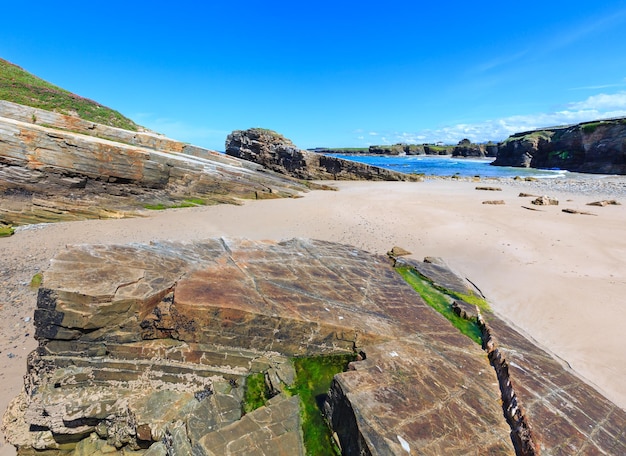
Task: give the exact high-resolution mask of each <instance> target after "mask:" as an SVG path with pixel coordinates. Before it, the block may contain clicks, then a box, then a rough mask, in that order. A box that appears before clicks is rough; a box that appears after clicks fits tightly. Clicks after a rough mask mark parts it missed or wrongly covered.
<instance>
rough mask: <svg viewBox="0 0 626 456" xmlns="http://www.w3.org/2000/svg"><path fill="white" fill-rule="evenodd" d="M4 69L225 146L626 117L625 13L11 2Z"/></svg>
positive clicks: (498, 7)
mask: <svg viewBox="0 0 626 456" xmlns="http://www.w3.org/2000/svg"><path fill="white" fill-rule="evenodd" d="M0 14H1V16H2V20H1V23H2V25H1V26H0V57H2V58H4V59H6V60H9V61H11V62H13V63H15V64H17V65H19V66H21V67H23V68H24V69H26V70H28V71H30V72H31V73H34V74H36V75H37V76H40V77H42V78H43V79H46V80H48V81H50V82H52V83H54V84H57V85H59V86H61V87H63V88H65V89H68V90H70V91H72V92H75V93H77V94H79V95H82V96H84V97H87V98H92V99H94V100H96V101H98V102H100V103H102V104H104V105H107V106H109V107H112V108H114V109H117V110H118V111H121V112H122V113H123V114H125V115H127V116H129V117H131V118H132V119H133V120H135V121H136V122H138V123H140V124H141V125H144V126H146V127H148V128H152V129H154V130H157V131H159V132H162V133H164V134H167V135H168V136H171V137H174V138H177V139H180V140H184V141H188V142H191V143H194V144H197V145H200V146H205V147H209V148H214V149H218V150H223V149H224V140H225V137H226V135H227V134H228V133H229V132H230V131H232V130H235V129H246V128H250V127H264V128H270V129H273V130H277V131H278V132H280V133H282V134H284V135H285V136H287V137H289V138H291V139H292V140H293V141H294V142H295V143H296V144H297V145H298V146H300V147H302V148H310V147H316V146H327V147H329V146H336V147H340V146H344V147H346V146H367V145H370V144H387V143H389V144H392V143H396V142H408V143H412V142H418V143H422V142H435V141H444V142H447V143H456V142H458V141H459V140H461V139H463V138H469V139H472V140H474V141H486V140H501V139H504V138H505V137H506V136H508V135H509V134H510V133H513V132H516V131H523V130H526V129H530V128H535V127H542V126H549V125H556V124H563V123H575V122H579V121H583V120H592V119H595V118H601V117H610V116H625V115H626V2H625V1H624V0H602V1H598V2H594V1H589V0H587V1H585V2H581V1H550V0H543V1H535V0H530V1H525V2H502V1H498V2H495V1H484V2H468V1H463V2H445V1H439V2H417V1H392V0H390V1H387V2H380V1H378V2H371V1H367V0H366V1H358V2H357V1H344V2H341V1H337V0H335V1H326V0H318V1H315V2H275V1H271V0H266V1H237V0H230V1H219V2H216V1H206V2H203V1H193V2H192V1H187V0H178V1H172V2H162V1H158V0H157V1H149V2H148V1H132V0H125V1H120V0H108V1H106V2H103V1H92V2H85V1H80V2H75V1H73V0H70V1H62V2H51V1H45V2H44V1H39V0H35V1H7V2H4V3H3V5H2V8H1V12H0Z"/></svg>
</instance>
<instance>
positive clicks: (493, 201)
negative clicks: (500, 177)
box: [483, 200, 506, 205]
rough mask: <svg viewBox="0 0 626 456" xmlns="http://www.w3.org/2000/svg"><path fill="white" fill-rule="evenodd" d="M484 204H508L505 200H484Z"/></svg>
mask: <svg viewBox="0 0 626 456" xmlns="http://www.w3.org/2000/svg"><path fill="white" fill-rule="evenodd" d="M483 204H494V205H502V204H506V203H505V201H504V200H488V201H483Z"/></svg>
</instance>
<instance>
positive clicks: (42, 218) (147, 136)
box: [0, 102, 308, 225]
mask: <svg viewBox="0 0 626 456" xmlns="http://www.w3.org/2000/svg"><path fill="white" fill-rule="evenodd" d="M5 116H6V117H5ZM32 118H34V119H36V121H35V122H33V121H30V120H29V119H32ZM307 190H308V188H307V187H305V186H304V185H302V184H301V183H299V182H297V181H295V180H293V179H289V178H288V177H286V176H280V175H277V174H275V173H271V172H267V171H264V172H261V166H259V165H255V164H253V163H249V162H246V161H244V160H238V159H235V158H233V157H228V156H226V155H224V154H220V153H218V152H214V151H209V150H204V149H200V148H198V147H194V146H189V145H185V144H183V143H180V142H178V141H174V140H172V139H169V138H166V137H164V136H161V135H157V134H154V133H150V132H131V131H126V130H121V129H118V128H113V127H107V126H103V125H98V124H94V123H92V122H87V121H84V120H81V119H78V118H74V117H71V116H65V115H61V114H56V113H51V112H47V111H43V110H38V109H34V108H27V107H24V106H20V105H15V104H13V103H8V102H0V195H2V199H1V200H0V222H3V223H6V224H13V225H22V224H29V223H39V222H49V221H59V220H80V219H87V218H119V217H125V216H130V215H133V214H136V213H137V211H138V210H142V209H143V208H144V207H145V206H147V205H152V206H159V205H160V207H171V206H176V205H180V204H181V203H185V201H186V200H188V199H192V200H193V201H198V200H201V202H200V203H198V204H215V203H237V202H238V201H239V200H240V199H242V198H248V199H250V198H252V199H258V198H278V197H294V196H297V195H298V194H299V192H302V191H307Z"/></svg>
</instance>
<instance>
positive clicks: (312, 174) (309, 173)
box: [226, 128, 421, 181]
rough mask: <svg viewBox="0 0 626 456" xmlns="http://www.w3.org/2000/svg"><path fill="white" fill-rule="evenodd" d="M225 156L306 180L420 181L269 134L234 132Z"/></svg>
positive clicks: (257, 131) (269, 131)
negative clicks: (314, 150) (314, 149)
mask: <svg viewBox="0 0 626 456" xmlns="http://www.w3.org/2000/svg"><path fill="white" fill-rule="evenodd" d="M226 154H227V155H230V156H233V157H237V158H241V159H244V160H248V161H251V162H254V163H258V164H260V165H263V166H264V167H265V168H267V169H270V170H272V171H275V172H278V173H281V174H285V175H288V176H292V177H295V178H298V179H306V180H384V181H419V180H421V177H420V176H417V175H411V174H404V173H399V172H396V171H391V170H387V169H384V168H379V167H377V166H370V165H366V164H363V163H357V162H353V161H349V160H343V159H340V158H336V157H329V156H326V155H322V154H316V153H314V152H310V151H307V150H302V149H298V148H297V147H296V146H295V145H294V144H293V143H292V142H291V140H289V139H287V138H285V137H284V136H282V135H280V134H278V133H276V132H275V131H272V130H267V129H263V128H251V129H248V130H245V131H244V130H236V131H234V132H232V133H231V134H230V135H228V138H227V139H226Z"/></svg>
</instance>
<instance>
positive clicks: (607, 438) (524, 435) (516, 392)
mask: <svg viewBox="0 0 626 456" xmlns="http://www.w3.org/2000/svg"><path fill="white" fill-rule="evenodd" d="M399 261H400V262H401V263H403V264H405V265H407V264H408V265H410V266H412V267H414V268H415V269H417V270H418V271H419V272H420V273H421V274H423V275H424V276H426V277H428V278H429V279H430V280H432V281H433V282H434V283H435V285H436V286H438V287H441V288H445V289H448V290H453V291H456V292H458V293H463V294H468V293H470V292H471V288H472V287H471V286H468V283H467V282H464V281H463V280H460V278H459V277H458V276H456V274H454V273H452V272H451V271H450V270H449V269H448V268H447V267H446V266H445V265H444V264H441V263H439V264H430V263H420V262H415V261H411V260H407V259H404V258H403V259H402V260H399ZM455 304H456V305H457V306H459V312H460V313H463V314H464V315H465V316H466V318H468V319H472V318H476V317H477V312H476V308H475V307H474V306H472V305H469V304H467V303H464V302H463V301H457V302H456V303H455ZM482 319H483V321H484V322H485V325H486V326H484V328H483V330H484V331H483V344H484V345H485V349H486V350H487V351H488V353H489V358H490V362H491V363H492V365H493V366H494V368H496V370H497V372H498V377H499V378H498V381H499V383H500V388H501V390H502V398H503V410H504V413H505V416H506V417H507V421H509V423H510V424H511V429H512V434H513V441H514V442H515V444H516V447H517V450H518V454H542V455H565V454H568V455H569V454H581V455H582V454H584V455H592V454H605V455H617V454H626V412H624V410H622V409H621V408H619V407H617V406H616V405H615V404H613V403H612V402H610V401H608V400H607V399H606V398H605V397H603V396H602V395H601V394H600V393H598V391H596V390H595V389H593V388H592V387H591V386H590V385H588V384H587V383H585V382H584V381H582V380H581V379H580V378H579V377H577V376H576V375H575V374H574V373H573V372H572V371H571V370H570V369H568V368H566V367H564V366H563V364H562V363H561V362H559V361H557V360H555V359H554V358H553V357H552V356H551V355H550V354H549V353H547V352H546V351H544V350H543V349H541V348H539V347H537V345H535V344H534V343H532V342H530V341H529V340H528V339H526V338H525V337H524V336H523V335H521V334H520V333H519V332H517V331H516V330H515V329H514V328H512V327H511V326H510V325H508V324H507V323H506V322H505V321H504V320H502V319H501V318H500V317H498V316H497V315H495V314H493V313H491V312H483V314H482Z"/></svg>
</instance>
